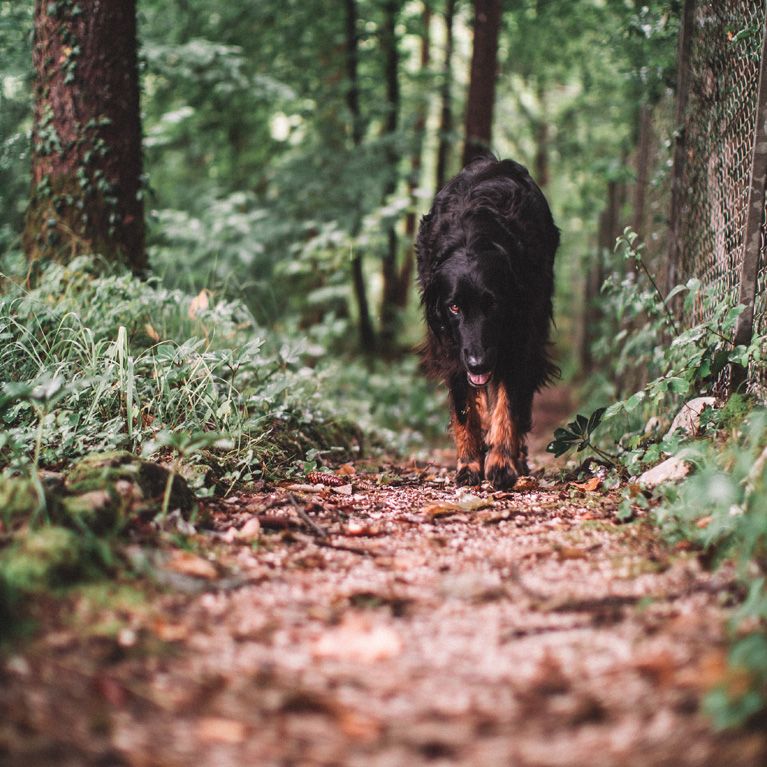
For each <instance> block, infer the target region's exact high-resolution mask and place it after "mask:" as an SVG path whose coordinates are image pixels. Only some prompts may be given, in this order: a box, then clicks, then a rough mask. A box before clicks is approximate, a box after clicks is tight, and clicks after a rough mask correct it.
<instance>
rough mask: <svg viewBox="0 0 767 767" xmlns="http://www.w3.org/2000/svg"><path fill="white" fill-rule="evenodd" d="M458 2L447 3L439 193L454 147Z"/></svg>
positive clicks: (437, 174)
mask: <svg viewBox="0 0 767 767" xmlns="http://www.w3.org/2000/svg"><path fill="white" fill-rule="evenodd" d="M455 3H456V0H446V2H445V61H444V64H443V65H442V84H441V86H440V94H439V97H440V122H439V144H438V145H437V170H436V187H437V191H439V190H440V189H442V187H443V186H444V185H445V181H447V163H448V157H449V155H450V150H451V148H452V145H453V92H452V91H453V50H454V42H453V20H454V19H455Z"/></svg>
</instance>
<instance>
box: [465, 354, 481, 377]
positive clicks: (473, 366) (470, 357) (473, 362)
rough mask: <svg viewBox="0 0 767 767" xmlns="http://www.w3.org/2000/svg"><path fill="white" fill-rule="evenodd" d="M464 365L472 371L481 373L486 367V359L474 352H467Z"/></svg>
mask: <svg viewBox="0 0 767 767" xmlns="http://www.w3.org/2000/svg"><path fill="white" fill-rule="evenodd" d="M466 365H467V367H468V368H469V370H470V371H471V372H472V373H481V372H482V371H483V370H484V368H485V367H486V360H485V359H484V358H483V357H478V356H477V355H474V354H467V355H466Z"/></svg>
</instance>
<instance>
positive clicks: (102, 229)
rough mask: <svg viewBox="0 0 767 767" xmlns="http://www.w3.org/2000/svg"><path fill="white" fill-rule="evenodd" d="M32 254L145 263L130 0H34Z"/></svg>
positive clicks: (135, 265) (28, 247) (27, 234)
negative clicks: (81, 256)
mask: <svg viewBox="0 0 767 767" xmlns="http://www.w3.org/2000/svg"><path fill="white" fill-rule="evenodd" d="M33 62H34V67H35V74H36V80H35V104H34V124H33V130H32V192H31V198H30V203H29V207H28V209H27V214H26V223H25V230H24V237H23V241H24V248H25V251H26V253H27V256H28V258H29V259H30V260H32V261H36V260H41V259H42V260H58V261H68V260H70V259H72V258H74V257H75V256H77V255H81V254H89V253H97V254H99V255H101V256H103V257H106V258H108V259H110V260H113V261H119V262H123V263H125V264H127V265H128V266H130V267H131V268H132V269H133V270H134V271H136V272H141V271H143V270H144V269H145V268H146V265H147V261H146V250H145V246H144V204H143V199H142V156H141V117H140V112H139V80H138V56H137V43H136V4H135V0H77V2H75V0H53V1H51V0H36V2H35V32H34V48H33Z"/></svg>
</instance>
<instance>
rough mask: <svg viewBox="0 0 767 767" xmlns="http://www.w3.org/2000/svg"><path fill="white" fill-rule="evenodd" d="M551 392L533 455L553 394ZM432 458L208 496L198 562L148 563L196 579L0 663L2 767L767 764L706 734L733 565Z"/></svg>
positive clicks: (561, 490)
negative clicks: (723, 566) (207, 527)
mask: <svg viewBox="0 0 767 767" xmlns="http://www.w3.org/2000/svg"><path fill="white" fill-rule="evenodd" d="M542 405H543V407H540V408H539V410H538V411H537V412H538V414H539V418H538V420H539V421H542V423H541V427H542V428H541V430H540V431H541V433H542V435H541V436H538V437H536V438H535V439H534V440H533V445H534V447H535V450H537V451H539V450H540V448H541V445H542V444H543V441H544V438H545V434H546V433H547V432H548V433H550V425H551V423H550V422H551V421H557V420H559V418H560V415H561V413H560V412H559V411H560V410H561V407H562V404H561V400H557V399H556V397H554V398H552V399H550V400H544V401H543V403H542ZM547 409H548V416H547V415H546V412H547ZM440 460H441V458H439V459H438V460H437V463H435V464H430V465H424V464H420V465H399V466H396V465H395V466H386V467H383V468H382V467H379V466H376V467H369V468H368V470H366V469H365V467H364V466H363V465H358V466H357V467H356V473H355V474H354V475H353V476H350V477H349V478H350V479H351V484H352V490H353V494H352V495H347V494H345V492H346V489H342V490H340V491H339V489H336V490H335V491H333V490H323V491H322V492H320V493H310V492H308V491H307V492H305V491H303V490H301V489H293V490H289V489H287V488H272V489H270V490H268V491H267V490H264V492H262V493H258V494H255V495H249V496H237V497H236V498H235V499H232V501H231V502H229V503H226V504H221V505H220V506H219V507H218V508H217V509H216V511H215V531H214V532H213V533H212V534H211V533H206V534H205V536H204V538H203V544H202V546H201V549H200V550H199V551H198V555H202V556H198V555H192V554H189V555H181V554H177V555H176V556H175V559H173V560H171V562H172V566H171V567H169V568H166V569H165V570H163V571H162V572H164V573H165V574H166V578H167V579H170V580H172V583H173V585H174V586H175V587H176V588H177V589H179V588H180V589H182V590H183V591H186V592H189V593H185V594H180V593H179V591H178V590H176V591H174V592H173V593H172V594H170V595H169V594H168V593H163V594H161V595H159V596H158V600H157V602H156V604H155V605H154V607H153V608H152V610H150V611H149V612H146V613H137V614H136V615H134V616H132V617H130V619H129V623H132V625H131V628H129V629H125V628H123V629H122V630H121V631H120V632H118V633H117V635H116V636H114V637H111V638H105V637H104V636H99V635H97V634H95V633H94V634H92V635H90V636H88V632H87V631H84V630H83V628H84V625H83V624H87V623H88V622H91V623H97V622H98V620H99V619H100V616H99V615H92V614H88V615H81V616H79V620H80V624H81V625H80V630H77V629H75V628H71V627H70V628H68V629H61V630H58V631H55V632H48V633H47V634H46V635H44V636H43V637H42V638H41V639H40V641H39V642H36V643H35V644H34V645H33V646H32V647H31V649H30V650H29V652H28V653H27V654H26V655H24V656H15V657H13V658H11V659H10V660H9V661H8V662H6V664H5V668H4V670H3V671H2V679H0V681H1V682H2V692H0V704H2V709H3V713H4V715H5V719H4V722H3V723H1V724H0V763H2V764H8V765H14V766H15V765H19V766H20V765H24V767H34V766H35V765H57V766H61V767H64V766H68V765H72V766H73V767H74V766H75V765H77V767H80V766H81V765H99V766H100V767H113V766H115V767H116V766H117V765H142V766H143V765H147V766H149V765H157V766H158V767H159V766H160V765H162V766H163V767H166V766H171V765H173V766H175V765H179V766H181V765H184V766H185V767H186V766H188V765H190V764H193V765H198V766H199V767H208V766H210V767H214V766H215V767H227V766H228V765H232V767H245V766H250V765H253V766H254V767H256V766H257V767H272V766H274V767H277V766H278V765H279V766H280V767H288V766H289V765H290V766H295V767H315V766H319V765H327V766H330V765H337V766H338V767H342V766H346V765H350V766H351V765H354V766H357V765H359V767H384V766H385V767H407V766H410V765H471V766H472V767H473V766H474V765H476V766H477V767H496V765H497V766H498V767H501V766H503V767H516V766H519V767H526V766H528V765H531V766H532V765H540V766H543V765H552V766H554V765H557V766H559V765H562V766H567V767H580V766H581V765H583V767H586V765H588V766H589V767H593V766H597V767H599V766H600V765H605V767H606V766H608V765H621V767H629V766H631V765H636V766H637V767H654V766H656V765H674V767H680V766H683V765H712V766H713V765H749V766H753V767H756V766H757V765H761V764H764V763H765V751H764V742H763V740H761V739H760V738H759V737H758V736H756V735H743V734H740V735H737V736H725V735H716V734H714V733H712V731H711V729H710V727H709V725H708V724H707V722H706V720H705V718H704V717H703V715H702V714H701V713H700V711H699V705H700V702H701V699H702V696H703V694H704V692H705V690H706V689H707V687H708V686H710V685H711V684H712V683H713V682H714V681H716V680H717V679H719V678H721V674H722V662H723V655H722V647H723V644H722V643H723V639H724V633H725V629H724V622H725V620H726V617H727V614H728V612H727V610H728V608H727V605H728V602H729V601H730V600H731V591H732V584H731V583H730V582H729V581H728V575H727V573H720V574H719V575H717V576H712V575H711V574H709V573H707V572H705V571H704V570H703V569H702V568H701V566H700V564H699V562H698V559H697V558H696V556H695V555H693V554H692V553H690V552H685V551H671V550H669V549H667V548H666V547H665V546H664V545H662V544H661V543H659V542H658V540H657V538H656V537H655V536H654V534H653V531H652V530H651V528H650V527H649V525H645V524H642V523H634V524H630V525H621V524H617V523H616V522H615V520H614V511H615V499H614V498H613V497H611V496H610V495H609V494H606V495H605V494H601V493H600V492H599V491H597V492H588V491H580V490H578V489H577V488H573V487H572V486H568V485H555V484H554V483H553V482H551V481H550V480H546V479H544V480H543V481H542V482H541V484H540V486H538V487H529V489H526V490H525V489H523V490H519V491H515V492H513V493H501V494H497V493H496V494H493V493H492V492H489V491H486V490H483V491H481V492H472V493H471V494H470V495H469V496H466V495H457V494H456V490H455V488H454V487H453V485H452V476H451V474H450V473H449V471H448V469H447V468H446V467H445V466H442V465H440ZM451 504H452V505H451ZM254 517H257V518H258V519H259V520H260V526H261V528H262V529H261V535H260V538H258V539H257V541H258V542H257V544H256V545H253V544H252V542H246V541H245V538H247V537H249V531H250V533H251V534H252V532H253V528H254V527H255V523H253V522H252V521H251V520H253V518H254ZM248 523H250V525H249V527H245V525H247V524H248ZM243 528H244V530H245V532H244V533H243V532H242V530H243ZM206 565H207V567H206ZM105 612H106V608H105ZM128 614H129V613H128ZM101 617H103V616H101ZM71 625H72V623H71V622H70V626H71ZM2 748H5V749H6V751H5V755H3V750H2ZM4 760H5V761H4Z"/></svg>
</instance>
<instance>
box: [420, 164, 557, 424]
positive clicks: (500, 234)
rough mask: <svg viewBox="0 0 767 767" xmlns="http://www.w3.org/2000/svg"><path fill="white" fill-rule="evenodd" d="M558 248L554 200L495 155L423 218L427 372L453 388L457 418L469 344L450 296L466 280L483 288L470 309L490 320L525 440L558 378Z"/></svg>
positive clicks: (497, 359) (461, 177)
mask: <svg viewBox="0 0 767 767" xmlns="http://www.w3.org/2000/svg"><path fill="white" fill-rule="evenodd" d="M558 245H559V230H558V229H557V227H556V226H555V224H554V220H553V218H552V215H551V211H550V209H549V206H548V203H547V202H546V198H545V197H544V195H543V193H542V192H541V190H540V189H539V187H538V186H537V184H536V183H535V181H533V179H532V178H531V177H530V174H529V173H528V172H527V169H526V168H524V167H523V166H522V165H520V164H519V163H516V162H514V161H513V160H503V161H499V160H497V159H496V158H495V157H492V156H489V155H485V156H482V157H480V158H478V159H477V160H475V161H474V162H472V163H471V164H469V165H468V166H467V167H466V168H464V169H463V170H462V171H461V172H460V173H459V174H458V175H457V176H456V177H455V178H453V179H452V180H451V181H450V182H448V183H447V184H446V185H445V186H444V187H443V188H442V190H441V191H440V192H439V193H438V194H437V196H436V198H435V200H434V204H433V206H432V209H431V211H430V212H429V213H428V214H427V215H426V216H424V218H423V219H422V221H421V225H420V230H419V233H418V240H417V252H418V279H419V283H420V288H421V296H422V304H423V307H424V312H425V316H426V322H427V326H428V330H427V339H426V342H425V343H424V345H423V348H422V354H423V359H424V362H425V365H426V368H427V371H428V372H429V373H430V374H431V375H433V376H435V377H438V378H440V379H442V380H443V381H444V382H445V383H446V384H447V385H448V387H449V389H450V392H451V400H452V404H453V407H454V408H455V411H456V415H457V416H458V418H459V419H460V418H461V417H462V414H464V409H465V402H466V397H467V395H468V392H469V382H468V380H467V375H466V349H465V348H461V346H462V344H465V343H466V339H465V338H462V337H461V334H460V333H459V332H458V331H457V330H456V327H455V322H454V317H452V316H451V312H450V310H449V305H450V302H451V301H452V300H454V298H455V296H453V295H447V294H448V293H450V291H451V290H455V285H456V284H457V282H460V281H463V282H466V281H467V280H469V281H470V282H471V284H472V285H473V286H474V287H475V290H474V292H473V293H472V295H471V296H470V297H469V300H470V301H473V302H475V303H476V302H480V303H482V307H477V306H474V307H467V308H468V309H472V308H473V309H481V310H482V311H483V312H485V313H486V315H487V316H486V317H485V325H484V326H483V329H482V330H481V334H482V343H483V345H484V346H485V347H487V348H491V347H492V348H493V349H495V351H494V352H493V354H494V360H493V377H494V378H495V379H496V380H497V381H503V382H504V383H505V384H506V387H507V391H508V392H509V394H510V395H511V398H512V411H513V414H514V416H515V420H516V421H517V424H518V426H519V428H520V430H521V432H522V434H523V435H524V434H525V433H527V432H528V431H529V430H530V428H531V410H532V399H533V395H534V393H535V392H536V391H537V390H538V389H540V388H541V387H542V386H544V385H545V384H546V383H548V382H549V381H550V379H552V378H553V377H555V376H556V375H557V374H558V370H557V368H556V366H555V365H554V364H553V362H552V360H551V358H550V355H549V331H550V325H551V320H552V293H553V289H554V254H555V252H556V250H557V247H558ZM477 296H481V297H480V298H477ZM478 332H479V331H478Z"/></svg>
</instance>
